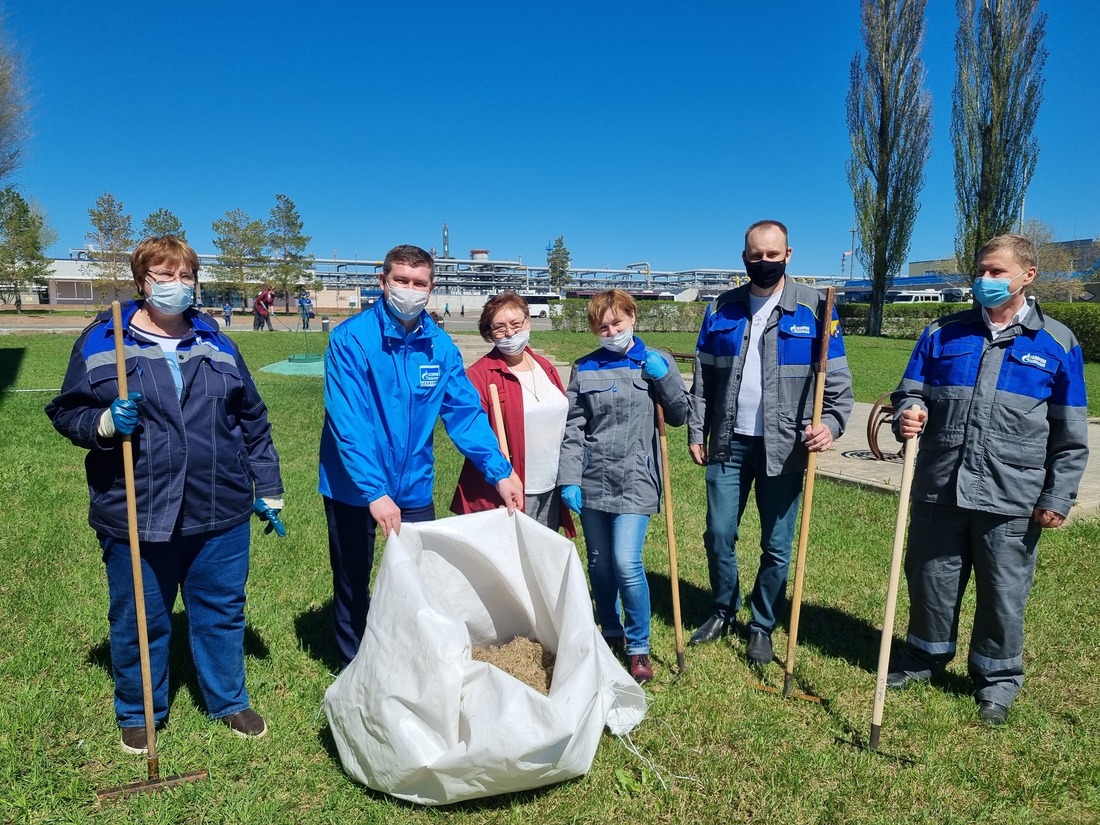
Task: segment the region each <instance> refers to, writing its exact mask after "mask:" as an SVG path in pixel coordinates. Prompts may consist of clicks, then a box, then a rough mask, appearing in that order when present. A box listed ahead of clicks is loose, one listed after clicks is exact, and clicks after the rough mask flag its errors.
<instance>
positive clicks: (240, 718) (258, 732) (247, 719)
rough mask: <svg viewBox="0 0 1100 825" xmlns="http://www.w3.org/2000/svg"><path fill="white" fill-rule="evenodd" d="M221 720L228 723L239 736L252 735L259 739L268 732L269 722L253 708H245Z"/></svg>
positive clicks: (225, 723)
mask: <svg viewBox="0 0 1100 825" xmlns="http://www.w3.org/2000/svg"><path fill="white" fill-rule="evenodd" d="M219 721H220V722H221V723H222V724H224V725H227V726H228V727H229V729H230V730H231V731H233V733H235V734H237V736H251V737H255V738H256V739H259V738H260V737H261V736H263V735H264V734H266V733H267V722H265V721H264V718H263V717H262V716H260V714H258V713H256V711H254V710H253V709H252V708H245V709H244V710H242V711H240V712H239V713H233V714H230V715H229V716H223V717H222V718H221V719H220V720H219Z"/></svg>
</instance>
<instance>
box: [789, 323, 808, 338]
mask: <svg viewBox="0 0 1100 825" xmlns="http://www.w3.org/2000/svg"><path fill="white" fill-rule="evenodd" d="M788 332H790V333H791V335H813V332H814V331H813V329H812V328H811V327H810V325H809V324H791V327H790V329H789V330H788Z"/></svg>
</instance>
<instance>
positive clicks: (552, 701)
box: [324, 508, 646, 805]
mask: <svg viewBox="0 0 1100 825" xmlns="http://www.w3.org/2000/svg"><path fill="white" fill-rule="evenodd" d="M516 638H524V639H530V640H533V641H537V642H538V643H539V644H540V645H541V646H542V647H543V648H544V649H545V650H546V651H548V652H549V653H550V654H552V655H553V657H554V666H553V675H552V679H551V683H550V688H549V693H548V695H543V694H541V693H539V692H538V691H537V690H535V689H533V688H531V687H529V686H528V685H526V684H523V683H522V682H521V681H519V680H518V679H516V678H514V677H513V676H511V675H509V674H508V673H505V672H504V671H503V670H501V669H499V668H497V667H494V666H493V665H491V664H489V663H488V662H479V661H476V660H475V659H474V658H473V656H472V651H473V649H474V648H489V647H491V646H494V645H495V646H500V645H504V644H507V643H509V642H511V641H512V640H515V639H516ZM324 704H325V712H326V714H327V715H328V720H329V725H330V726H331V728H332V733H333V737H334V739H335V740H336V745H337V749H338V750H339V753H340V761H341V762H342V764H343V766H344V769H345V770H346V771H347V772H348V774H350V775H351V776H352V777H353V778H355V779H356V780H357V781H359V782H362V783H363V784H365V785H367V786H369V787H371V788H374V789H375V790H379V791H383V792H385V793H388V794H392V795H393V796H397V797H400V798H402V799H407V800H410V801H412V802H417V803H420V804H425V805H441V804H448V803H452V802H458V801H461V800H464V799H475V798H478V797H484V796H493V795H495V794H502V793H511V792H514V791H522V790H528V789H531V788H538V787H542V786H544V785H550V784H553V783H555V782H561V781H564V780H566V779H571V778H573V777H576V776H580V775H582V774H584V773H586V772H587V771H588V769H589V768H590V767H591V765H592V760H593V758H594V757H595V754H596V747H597V746H598V745H599V741H600V737H601V734H602V732H603V729H604V727H605V726H606V727H608V728H609V729H610V730H611V731H612V732H613V733H619V734H622V733H626V732H628V731H630V730H632V729H633V728H634V727H636V726H637V725H638V724H639V723H640V722H641V721H642V719H643V718H644V717H645V712H646V700H645V694H644V692H643V691H642V689H641V688H640V687H638V685H637V684H635V682H634V680H633V679H631V678H630V675H629V674H628V673H627V672H626V671H625V670H624V669H623V667H622V665H621V664H619V662H618V660H617V659H616V658H615V656H614V654H613V653H612V652H611V651H610V649H608V647H607V645H606V644H605V643H604V641H603V639H602V637H601V636H600V631H599V629H598V628H597V627H596V625H595V623H594V621H593V619H592V601H591V598H590V597H589V592H588V582H587V580H586V579H585V576H584V571H583V569H582V568H581V564H580V560H579V558H578V556H577V552H576V549H575V548H574V547H573V544H572V542H570V541H569V540H568V539H565V538H563V537H562V536H560V535H558V534H557V533H555V532H553V531H551V530H547V529H546V528H545V527H543V526H542V525H540V524H538V523H537V522H536V521H534V520H533V519H531V518H529V517H528V516H525V515H523V514H522V513H516V514H515V515H511V516H509V515H508V512H507V511H506V510H504V509H503V508H502V509H499V510H493V511H489V512H483V513H472V514H470V515H465V516H455V517H453V518H445V519H440V520H438V521H433V522H422V523H417V524H403V525H402V526H401V534H400V535H399V536H398V535H393V534H391V536H390V538H389V540H388V541H387V543H386V548H385V552H384V553H383V555H382V562H381V565H380V567H379V571H378V576H377V579H376V582H375V587H374V595H373V598H372V599H371V608H370V613H369V614H368V616H367V628H366V632H365V634H364V636H363V644H362V646H361V647H360V650H359V655H357V656H356V657H355V659H354V660H352V662H351V664H349V665H348V666H347V667H346V668H345V669H344V670H343V671H342V672H341V673H340V675H339V676H338V677H337V678H336V681H335V682H333V684H332V685H331V686H330V687H329V689H328V690H327V691H326V693H325V702H324Z"/></svg>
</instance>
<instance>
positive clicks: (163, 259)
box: [130, 235, 199, 292]
mask: <svg viewBox="0 0 1100 825" xmlns="http://www.w3.org/2000/svg"><path fill="white" fill-rule="evenodd" d="M157 264H171V265H172V266H178V265H179V264H186V265H187V267H188V268H189V269H190V270H191V272H192V273H193V274H194V275H195V277H196V278H198V275H199V256H198V255H196V254H195V250H194V249H192V248H191V245H190V244H188V243H187V241H185V240H184V239H183V238H178V237H176V236H175V235H155V236H153V237H152V238H146V239H145V240H144V241H142V242H141V243H139V244H138V245H137V247H136V248H135V249H134V251H133V252H132V253H130V272H131V273H133V276H134V283H135V284H136V285H137V288H138V291H139V292H140V291H141V290H142V289H143V288H144V287H145V276H146V274H147V273H148V272H149V269H150V268H151V267H154V266H156V265H157Z"/></svg>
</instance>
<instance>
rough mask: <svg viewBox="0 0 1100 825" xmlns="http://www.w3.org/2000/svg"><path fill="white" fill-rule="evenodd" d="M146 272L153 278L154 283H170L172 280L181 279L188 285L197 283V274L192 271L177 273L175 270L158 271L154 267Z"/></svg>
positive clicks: (181, 281)
mask: <svg viewBox="0 0 1100 825" xmlns="http://www.w3.org/2000/svg"><path fill="white" fill-rule="evenodd" d="M145 271H146V273H147V274H148V275H149V277H150V278H152V280H153V283H154V284H170V283H172V281H177V280H178V281H179V282H180V283H183V284H187V285H188V286H194V285H195V275H194V273H192V272H184V273H182V274H180V275H177V274H176V273H175V272H157V271H156V270H153V269H147V270H145Z"/></svg>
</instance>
